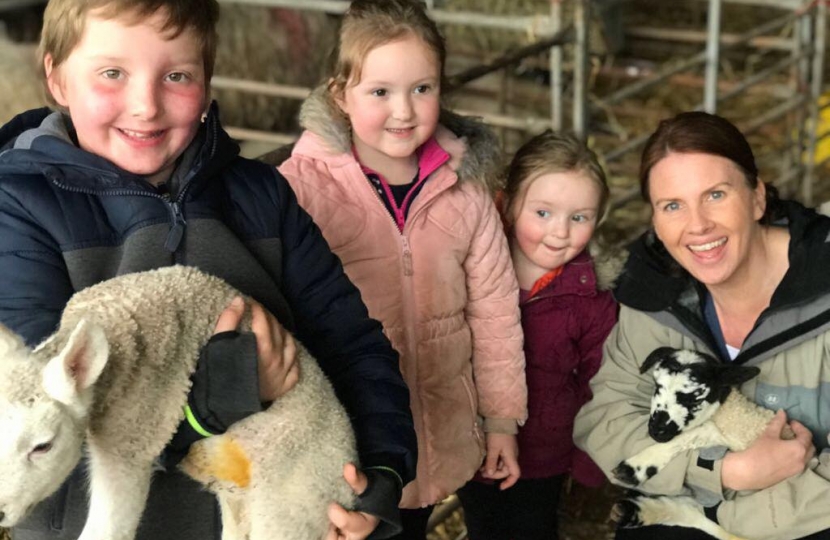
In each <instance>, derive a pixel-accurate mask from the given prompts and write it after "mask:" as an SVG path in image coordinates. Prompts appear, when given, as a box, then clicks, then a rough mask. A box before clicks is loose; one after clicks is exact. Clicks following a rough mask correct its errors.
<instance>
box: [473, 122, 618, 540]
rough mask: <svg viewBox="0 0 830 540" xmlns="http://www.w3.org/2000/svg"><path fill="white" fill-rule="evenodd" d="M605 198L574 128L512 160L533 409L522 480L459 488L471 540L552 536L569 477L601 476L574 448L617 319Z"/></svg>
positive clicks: (596, 481)
mask: <svg viewBox="0 0 830 540" xmlns="http://www.w3.org/2000/svg"><path fill="white" fill-rule="evenodd" d="M607 201H608V186H607V184H606V181H605V173H604V172H603V170H602V168H601V167H600V165H599V163H598V162H597V159H596V156H595V155H594V153H593V152H592V151H591V150H589V149H588V148H587V147H586V146H585V144H583V143H582V142H581V141H579V139H577V138H575V137H573V136H570V135H557V134H555V133H553V132H550V131H547V132H545V133H542V134H541V135H538V136H536V137H534V138H533V139H531V140H530V141H528V142H527V143H526V144H525V145H524V146H523V147H522V148H520V149H519V151H518V152H517V153H516V156H515V157H514V159H513V162H512V163H511V165H510V168H509V170H508V174H507V185H506V187H505V192H504V200H503V201H502V202H503V203H504V204H503V207H504V212H503V213H504V218H505V222H506V226H507V229H508V236H509V238H510V248H511V253H512V257H513V264H514V266H515V269H516V275H517V276H518V279H519V287H520V288H521V301H520V303H521V310H522V327H523V328H524V336H525V345H524V349H525V355H526V357H527V386H528V413H529V416H528V420H527V423H526V424H525V425H524V426H522V427H521V428H520V430H519V465H520V466H521V469H522V478H521V479H520V480H519V481H518V482H517V483H516V485H515V486H513V487H512V488H510V489H508V490H501V489H499V486H497V485H494V484H493V483H492V482H488V481H486V480H484V479H476V480H474V481H472V482H470V483H469V484H468V485H467V486H465V487H464V488H462V489H461V490H460V491H459V493H458V495H459V497H460V498H461V501H462V503H463V504H464V512H465V520H466V522H467V531H468V535H469V538H470V540H511V539H512V540H555V539H556V538H558V536H557V535H558V532H557V520H556V514H557V506H558V500H559V493H560V491H561V487H562V480H563V478H564V477H565V475H567V474H570V475H571V476H573V478H575V479H576V480H577V481H579V482H581V483H583V484H586V485H588V486H598V485H601V484H602V482H603V481H604V478H605V477H604V475H603V474H602V471H600V469H599V468H598V467H597V466H596V465H595V464H594V463H593V462H592V461H591V459H590V458H589V457H588V456H587V455H586V454H585V453H583V452H582V451H581V450H579V449H577V448H576V447H575V446H574V443H573V426H574V418H575V417H576V413H577V411H578V410H579V408H580V407H581V406H582V405H583V404H585V402H586V401H588V400H589V399H591V391H590V388H589V386H588V382H589V381H590V379H591V377H593V376H594V374H596V372H597V370H598V369H599V365H600V360H601V358H602V344H603V343H604V341H605V338H606V337H607V336H608V334H609V332H610V331H611V327H612V326H614V323H615V322H616V320H617V306H616V303H615V302H614V299H613V298H612V296H611V292H610V290H608V289H609V287H610V285H611V283H609V282H608V281H609V280H607V279H604V276H606V275H613V274H614V270H613V269H609V271H608V272H604V273H603V272H599V273H598V272H595V270H594V264H593V261H592V259H591V257H590V255H589V254H588V250H587V246H588V244H589V242H590V240H591V238H592V236H593V234H594V230H595V228H596V226H597V224H598V223H599V222H600V220H601V218H602V216H603V214H604V212H605V209H606V206H607ZM603 263H604V264H606V265H610V263H611V260H610V259H608V260H607V261H603ZM598 274H599V276H600V277H599V278H598Z"/></svg>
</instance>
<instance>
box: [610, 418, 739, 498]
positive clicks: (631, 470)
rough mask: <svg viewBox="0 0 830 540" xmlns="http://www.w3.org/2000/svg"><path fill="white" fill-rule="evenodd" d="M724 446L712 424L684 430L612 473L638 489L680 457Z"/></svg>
mask: <svg viewBox="0 0 830 540" xmlns="http://www.w3.org/2000/svg"><path fill="white" fill-rule="evenodd" d="M722 444H725V441H724V438H723V435H722V434H721V432H720V430H719V429H718V428H717V426H715V424H714V423H713V422H706V423H704V424H701V425H700V426H698V427H696V428H694V429H691V430H689V431H684V432H683V433H681V434H679V435H678V436H677V437H675V438H674V439H672V440H670V441H669V442H665V443H654V444H652V445H651V446H649V447H648V448H645V449H644V450H642V451H641V452H640V453H638V454H637V455H635V456H633V457H630V458H628V459H626V460H625V461H623V462H621V463H620V464H619V465H617V467H616V468H615V469H614V470H613V471H611V474H613V475H614V477H615V478H616V479H617V480H619V481H620V482H622V483H623V484H627V485H629V486H638V485H640V484H642V483H643V482H645V481H646V480H648V479H649V478H651V477H652V476H654V475H655V474H657V473H658V472H660V470H662V468H663V467H665V466H666V464H667V463H668V462H669V461H671V460H672V459H674V458H675V456H677V455H678V454H681V453H683V452H685V451H686V450H693V449H695V448H706V447H708V446H718V445H722Z"/></svg>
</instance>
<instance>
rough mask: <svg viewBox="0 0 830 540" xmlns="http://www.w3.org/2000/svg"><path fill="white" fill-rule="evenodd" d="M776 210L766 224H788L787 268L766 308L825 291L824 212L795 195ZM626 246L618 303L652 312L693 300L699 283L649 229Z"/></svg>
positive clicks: (827, 236)
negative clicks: (774, 218) (777, 213)
mask: <svg viewBox="0 0 830 540" xmlns="http://www.w3.org/2000/svg"><path fill="white" fill-rule="evenodd" d="M781 212H782V215H783V217H782V218H781V219H780V220H779V221H776V222H775V223H774V224H773V225H772V226H783V227H787V228H788V229H789V232H790V249H789V257H790V269H789V270H788V271H787V274H786V275H785V276H784V279H783V280H782V282H781V284H780V285H779V286H778V288H777V289H776V292H775V294H774V296H773V298H772V301H771V302H770V307H771V308H777V307H784V306H785V305H797V304H800V303H803V302H807V301H809V300H812V299H813V298H815V297H816V296H818V295H822V294H828V293H830V280H828V279H827V268H830V243H829V242H830V218H828V217H826V216H822V215H819V214H817V213H816V212H815V210H812V209H809V208H806V207H804V206H803V205H801V204H800V203H797V202H795V201H781ZM629 252H630V253H629V256H628V260H627V261H626V263H625V267H624V268H623V271H622V274H621V275H620V277H619V279H618V283H617V287H616V289H615V296H616V298H617V300H618V301H619V302H620V303H622V304H625V305H627V306H630V307H632V308H634V309H638V310H641V311H651V312H653V311H662V310H665V309H667V308H669V307H670V306H672V305H674V304H677V303H680V304H685V303H687V302H691V301H695V302H696V301H698V300H697V299H698V298H699V296H698V294H697V289H698V287H701V285H700V284H699V283H698V282H697V281H696V280H695V279H694V278H692V276H691V275H690V274H689V273H688V272H687V271H686V270H685V269H683V268H682V267H681V266H680V265H679V264H677V262H675V260H674V259H673V258H672V257H671V255H669V253H668V251H667V250H666V248H665V247H664V246H663V244H662V242H660V240H658V239H657V237H656V235H655V234H654V231H652V230H649V231H647V232H646V233H644V234H643V235H642V236H641V237H640V238H639V239H637V240H636V241H634V243H633V244H632V245H631V246H630V248H629ZM795 276H797V278H796V277H795Z"/></svg>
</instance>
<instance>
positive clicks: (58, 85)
mask: <svg viewBox="0 0 830 540" xmlns="http://www.w3.org/2000/svg"><path fill="white" fill-rule="evenodd" d="M43 71H44V73H45V74H46V87H47V88H48V89H49V93H50V94H52V99H54V100H55V102H56V103H57V104H58V105H60V106H61V107H66V106H67V105H66V104H67V101H66V97H64V95H63V81H62V80H61V76H60V71H59V70H58V68H57V66H55V65H54V60H53V58H52V55H51V54H49V53H46V55H45V56H44V57H43Z"/></svg>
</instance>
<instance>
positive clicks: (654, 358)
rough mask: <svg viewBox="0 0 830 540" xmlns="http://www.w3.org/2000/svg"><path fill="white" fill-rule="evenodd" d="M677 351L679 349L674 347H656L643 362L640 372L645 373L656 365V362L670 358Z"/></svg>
mask: <svg viewBox="0 0 830 540" xmlns="http://www.w3.org/2000/svg"><path fill="white" fill-rule="evenodd" d="M676 352H677V349H675V348H673V347H660V348H658V349H654V350H653V351H651V354H649V355H648V358H646V361H645V362H643V365H642V366H640V373H645V372H646V371H648V370H650V369H651V368H652V367H654V364H656V363H658V362H662V361H663V360H665V359H666V358H670V357H671V356H672V355H674V353H676Z"/></svg>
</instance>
